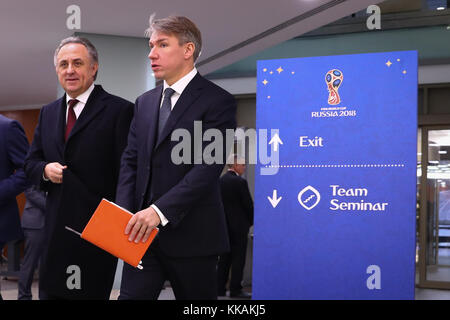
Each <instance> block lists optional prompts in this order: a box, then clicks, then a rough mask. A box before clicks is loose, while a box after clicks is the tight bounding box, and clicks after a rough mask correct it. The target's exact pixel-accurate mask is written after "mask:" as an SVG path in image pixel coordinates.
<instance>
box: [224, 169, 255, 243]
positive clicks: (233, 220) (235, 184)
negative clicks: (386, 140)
mask: <svg viewBox="0 0 450 320" xmlns="http://www.w3.org/2000/svg"><path fill="white" fill-rule="evenodd" d="M220 189H221V192H222V201H223V206H224V208H225V214H226V217H227V223H228V230H230V232H233V233H241V234H242V233H245V234H246V233H248V229H249V228H250V226H252V225H253V200H252V197H251V195H250V191H249V189H248V184H247V180H245V179H244V178H241V177H240V176H238V175H237V174H236V173H235V172H233V171H228V172H227V173H225V174H224V175H223V176H222V177H221V178H220Z"/></svg>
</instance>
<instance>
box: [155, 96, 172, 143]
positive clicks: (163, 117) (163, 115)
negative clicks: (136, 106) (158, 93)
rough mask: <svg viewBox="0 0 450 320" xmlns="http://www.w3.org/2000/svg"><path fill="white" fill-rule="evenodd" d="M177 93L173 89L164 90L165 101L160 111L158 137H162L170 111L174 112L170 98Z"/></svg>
mask: <svg viewBox="0 0 450 320" xmlns="http://www.w3.org/2000/svg"><path fill="white" fill-rule="evenodd" d="M174 93H175V90H173V89H172V88H166V90H164V100H163V103H162V106H161V109H159V119H158V137H160V136H161V133H162V131H163V129H164V126H165V124H166V122H167V119H168V118H169V115H170V111H171V110H172V103H171V102H170V97H172V95H173V94H174Z"/></svg>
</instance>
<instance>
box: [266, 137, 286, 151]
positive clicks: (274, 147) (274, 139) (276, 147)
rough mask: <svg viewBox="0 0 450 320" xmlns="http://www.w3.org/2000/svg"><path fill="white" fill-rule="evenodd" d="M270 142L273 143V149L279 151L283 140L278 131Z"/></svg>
mask: <svg viewBox="0 0 450 320" xmlns="http://www.w3.org/2000/svg"><path fill="white" fill-rule="evenodd" d="M269 144H273V151H275V152H276V151H278V144H283V141H281V139H280V136H279V135H278V133H275V135H274V136H273V137H272V139H270V141H269Z"/></svg>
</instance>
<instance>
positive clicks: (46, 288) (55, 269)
mask: <svg viewBox="0 0 450 320" xmlns="http://www.w3.org/2000/svg"><path fill="white" fill-rule="evenodd" d="M55 66H56V73H57V75H58V80H59V82H60V84H61V86H62V87H63V88H64V90H65V92H66V94H65V95H64V96H63V97H62V98H60V99H58V100H56V101H54V102H52V103H50V104H48V105H46V106H44V107H43V108H42V110H41V113H40V116H39V123H38V126H37V127H36V131H35V135H34V140H33V143H32V146H31V150H30V153H29V155H28V157H27V160H26V163H25V171H26V173H27V175H28V176H29V178H30V179H31V180H32V181H33V182H34V183H35V184H37V185H39V186H40V188H41V189H42V190H45V191H47V192H48V194H47V212H46V225H45V234H46V239H45V243H46V246H45V250H44V252H43V263H42V266H41V268H40V279H39V280H40V282H39V286H40V288H41V290H40V294H42V296H41V297H40V298H42V299H108V298H109V295H110V291H111V288H112V284H113V281H114V275H115V270H116V264H117V259H116V258H115V257H113V256H112V255H110V254H109V253H106V252H105V251H103V250H101V249H99V248H97V247H95V246H94V245H92V244H90V243H89V242H87V241H85V240H82V239H81V238H80V236H79V235H77V234H76V233H73V232H70V231H68V230H67V229H66V227H68V228H70V229H72V230H75V231H77V232H82V231H83V229H84V227H85V226H86V224H87V223H88V221H89V219H90V217H91V216H92V214H93V213H94V211H95V209H96V207H97V205H98V204H99V202H100V201H101V199H102V198H106V199H108V200H112V201H113V200H114V198H115V190H116V185H117V179H118V175H119V166H120V157H121V154H122V152H123V149H124V148H125V145H126V139H127V134H128V130H129V125H130V122H131V118H132V114H133V104H132V103H130V102H128V101H126V100H124V99H122V98H119V97H117V96H113V95H111V94H109V93H107V92H106V91H105V90H103V88H102V87H101V86H99V85H94V80H95V77H96V74H97V70H98V56H97V51H96V49H95V47H94V46H93V45H92V44H91V43H90V42H89V41H88V40H87V39H83V38H79V37H70V38H67V39H64V40H63V41H62V42H61V44H60V45H59V47H58V48H57V50H56V52H55Z"/></svg>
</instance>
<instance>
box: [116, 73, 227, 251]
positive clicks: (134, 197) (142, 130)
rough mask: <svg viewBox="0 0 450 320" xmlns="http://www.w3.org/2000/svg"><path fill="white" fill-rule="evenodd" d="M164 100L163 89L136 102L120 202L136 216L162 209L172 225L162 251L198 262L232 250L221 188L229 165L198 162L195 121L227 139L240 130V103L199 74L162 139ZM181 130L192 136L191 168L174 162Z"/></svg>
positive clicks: (163, 237)
mask: <svg viewBox="0 0 450 320" xmlns="http://www.w3.org/2000/svg"><path fill="white" fill-rule="evenodd" d="M161 95H162V86H158V87H157V88H155V89H153V90H150V91H148V92H146V93H144V94H143V95H142V96H140V97H139V98H138V99H137V100H136V103H135V113H134V118H133V121H132V124H131V127H130V133H129V137H128V145H127V148H126V150H125V152H124V154H123V157H122V165H121V171H120V178H119V185H118V189H117V198H116V200H117V203H118V204H119V205H121V206H123V207H125V208H127V209H129V210H130V211H132V212H137V211H139V210H141V209H143V208H146V207H148V206H149V205H150V204H152V203H154V204H155V205H156V206H157V207H158V208H159V209H160V210H161V212H162V213H163V214H164V215H165V217H166V218H167V219H168V220H169V223H168V224H167V225H166V226H165V227H163V228H161V231H160V234H159V236H158V237H159V241H158V242H159V246H160V248H161V250H162V251H163V252H164V253H165V254H166V255H169V256H173V257H192V256H206V255H213V254H219V253H222V252H225V251H228V250H229V244H228V234H227V230H226V222H225V215H224V212H223V206H222V202H221V199H220V187H219V176H220V173H221V171H222V169H223V166H224V163H225V162H224V160H223V159H222V163H221V164H205V163H201V164H194V163H193V162H194V160H193V156H194V121H202V127H203V132H205V131H206V130H207V129H211V128H215V129H217V130H219V131H220V133H221V134H222V135H223V138H224V139H225V130H226V129H235V127H236V120H235V113H236V103H235V100H234V98H233V96H232V95H230V94H229V93H228V92H226V91H225V90H223V89H221V88H220V87H218V86H216V85H215V84H213V83H212V82H210V81H208V80H206V79H204V78H203V77H201V76H200V75H199V74H197V75H196V76H195V77H194V78H193V79H192V80H191V82H190V83H189V84H188V85H187V87H186V88H185V90H184V91H183V93H182V95H181V96H180V98H179V100H178V101H177V103H176V104H175V106H174V108H173V110H172V112H171V114H170V116H169V118H168V120H167V123H166V125H165V127H164V130H163V132H162V134H161V136H160V137H157V129H158V113H159V108H160V102H161ZM176 129H184V130H186V131H184V132H188V133H189V134H190V138H191V139H190V141H189V142H188V144H189V146H190V147H191V150H190V151H191V152H190V153H191V162H190V163H182V164H178V165H177V164H175V163H174V162H173V161H172V159H171V153H172V149H173V148H174V147H175V146H176V145H177V144H179V143H181V141H178V140H176V141H171V134H172V133H173V132H174V130H176ZM200 139H201V138H200ZM180 140H181V139H180ZM182 141H184V140H182ZM224 141H225V140H224ZM185 142H186V141H185ZM209 143H210V142H207V143H204V144H203V146H202V144H200V147H203V148H204V147H205V145H207V144H209ZM221 147H222V146H221ZM203 148H202V150H203ZM184 152H187V150H185V151H184ZM223 157H224V159H225V151H224V154H223ZM150 181H151V186H149V185H150ZM150 249H151V247H150Z"/></svg>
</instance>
